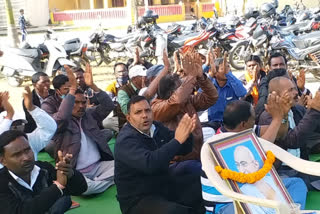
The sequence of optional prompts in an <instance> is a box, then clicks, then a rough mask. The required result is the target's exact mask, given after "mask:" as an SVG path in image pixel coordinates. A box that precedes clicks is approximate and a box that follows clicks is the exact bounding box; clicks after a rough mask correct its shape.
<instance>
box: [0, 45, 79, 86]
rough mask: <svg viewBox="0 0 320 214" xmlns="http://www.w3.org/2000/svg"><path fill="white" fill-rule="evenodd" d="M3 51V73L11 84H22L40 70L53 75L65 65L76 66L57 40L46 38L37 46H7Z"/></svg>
mask: <svg viewBox="0 0 320 214" xmlns="http://www.w3.org/2000/svg"><path fill="white" fill-rule="evenodd" d="M2 51H3V56H2V57H0V64H1V65H2V66H3V68H2V73H3V74H4V75H5V76H6V77H7V80H8V83H9V85H11V86H20V85H21V84H22V83H23V81H24V80H26V79H28V78H30V77H31V76H32V75H33V74H35V73H36V72H39V71H42V72H45V73H46V74H47V75H48V76H49V77H53V76H55V75H56V72H57V71H58V70H61V71H64V67H63V66H64V65H69V66H76V65H75V64H74V63H73V62H71V61H70V60H68V59H67V53H66V51H65V49H64V47H63V46H62V45H60V44H59V43H58V42H57V41H55V40H48V39H45V41H44V43H43V44H40V45H39V46H38V47H37V48H30V49H18V48H5V49H3V50H2Z"/></svg>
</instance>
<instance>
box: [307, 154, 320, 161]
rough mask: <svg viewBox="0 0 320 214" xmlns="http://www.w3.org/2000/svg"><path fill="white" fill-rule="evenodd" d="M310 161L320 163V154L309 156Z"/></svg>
mask: <svg viewBox="0 0 320 214" xmlns="http://www.w3.org/2000/svg"><path fill="white" fill-rule="evenodd" d="M309 160H311V161H315V162H318V161H320V154H311V155H309Z"/></svg>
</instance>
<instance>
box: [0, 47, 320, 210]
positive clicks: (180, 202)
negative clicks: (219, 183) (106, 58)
mask: <svg viewBox="0 0 320 214" xmlns="http://www.w3.org/2000/svg"><path fill="white" fill-rule="evenodd" d="M0 56H1V53H0ZM162 59H163V60H161V61H163V64H161V65H158V64H156V65H153V64H151V63H150V62H147V61H145V60H143V59H141V58H140V57H139V52H138V51H137V52H136V54H135V58H134V59H131V60H129V61H128V62H118V63H116V64H115V65H114V76H115V81H113V82H112V83H111V84H110V85H108V86H107V85H106V90H102V89H100V88H98V87H97V85H96V84H95V82H94V79H93V75H92V69H91V67H90V66H89V65H87V66H86V67H85V69H84V70H83V69H82V68H70V67H68V66H65V69H66V75H64V74H59V75H57V76H55V77H54V78H53V80H52V85H51V81H50V78H49V77H48V76H47V75H46V74H45V73H43V72H38V73H36V74H34V75H33V76H32V85H33V90H31V89H30V88H29V87H25V90H24V92H23V101H22V104H23V109H24V113H25V119H19V120H14V118H15V117H14V115H15V110H14V108H13V107H12V105H11V104H10V102H9V98H10V96H9V92H7V91H2V92H0V108H1V112H3V113H2V114H1V115H2V116H1V118H0V134H1V135H0V163H1V164H2V165H1V168H2V169H1V170H0V207H1V208H2V211H1V213H8V214H9V213H10V214H11V213H21V214H22V213H30V214H31V213H32V214H35V213H39V214H42V213H50V214H52V213H55V214H58V213H64V212H66V211H67V210H68V209H69V208H70V206H71V203H72V202H71V197H70V196H71V195H92V194H96V193H101V192H104V191H105V190H107V189H108V188H109V187H110V186H112V185H114V184H115V185H116V187H117V199H118V201H119V204H120V208H121V211H122V213H123V214H150V213H155V214H188V213H195V214H200V213H202V214H204V213H207V214H210V213H226V214H228V213H232V212H233V209H234V208H233V204H232V203H230V202H232V200H231V199H228V198H225V197H224V196H222V195H221V194H220V193H219V192H217V190H216V189H215V188H214V186H213V185H212V184H211V183H210V181H209V180H208V179H207V177H206V174H205V172H204V171H202V165H201V160H200V151H201V148H202V145H203V144H204V142H205V141H206V140H207V139H208V138H210V137H212V136H214V135H215V134H219V133H221V132H240V131H243V130H246V129H252V130H253V132H254V133H255V134H256V135H257V136H258V137H261V138H263V139H266V140H268V141H270V142H273V143H275V144H276V145H278V146H279V147H281V148H283V149H285V150H288V152H290V153H292V154H294V155H295V156H297V157H299V158H303V159H308V157H309V154H311V153H317V152H319V148H320V147H319V146H320V92H316V94H314V95H312V94H311V92H310V90H308V89H307V88H306V87H305V71H303V70H301V71H299V74H298V75H297V76H294V75H293V74H292V71H290V70H288V67H287V60H286V58H285V57H284V56H283V55H281V54H279V53H275V54H273V55H271V56H270V58H269V61H268V65H266V66H264V65H263V63H262V61H261V59H260V58H259V56H255V55H250V56H247V57H246V60H245V64H246V69H245V74H244V75H243V76H242V77H239V78H237V77H236V76H235V75H234V74H233V73H232V71H231V69H230V67H229V64H228V62H227V53H221V51H220V50H219V48H216V49H214V50H212V49H210V50H209V51H199V52H198V51H196V50H194V49H190V50H188V51H187V52H186V53H181V52H179V51H177V52H175V54H174V57H173V60H171V63H170V60H169V59H168V56H167V54H166V52H165V51H164V54H163V56H162ZM112 138H115V139H116V143H115V148H114V151H112V149H110V147H109V145H108V142H109V141H110V140H111V139H112ZM40 151H41V152H47V153H48V154H49V155H51V156H52V157H53V158H54V159H55V161H56V165H55V166H52V165H50V164H48V163H46V162H41V161H37V157H38V153H39V152H40ZM278 162H279V161H278ZM275 166H276V169H277V171H278V173H279V175H280V176H281V178H282V181H283V183H284V185H285V187H286V188H287V190H288V192H289V194H290V195H291V197H292V199H293V201H294V202H296V203H299V204H300V205H301V208H302V209H303V208H304V206H305V202H306V195H307V192H308V191H309V190H319V189H320V188H319V187H320V185H319V182H320V181H319V178H318V177H315V176H308V175H305V174H301V173H298V172H296V171H295V170H293V169H291V168H290V167H289V166H287V165H283V164H281V163H276V164H275Z"/></svg>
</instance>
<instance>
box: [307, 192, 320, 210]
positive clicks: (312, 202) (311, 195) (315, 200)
mask: <svg viewBox="0 0 320 214" xmlns="http://www.w3.org/2000/svg"><path fill="white" fill-rule="evenodd" d="M306 210H320V192H317V191H310V192H308V196H307V203H306Z"/></svg>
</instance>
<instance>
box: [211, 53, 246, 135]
mask: <svg viewBox="0 0 320 214" xmlns="http://www.w3.org/2000/svg"><path fill="white" fill-rule="evenodd" d="M210 69H211V70H210V72H209V73H208V74H209V78H210V79H211V80H212V83H213V84H214V86H215V87H216V89H217V91H218V94H219V98H218V101H217V102H216V103H215V104H214V105H213V106H211V107H210V108H209V109H208V120H209V123H208V125H209V126H210V127H212V128H214V129H215V130H217V129H218V128H219V127H220V126H221V125H222V119H223V112H224V109H225V107H226V105H227V104H228V103H229V102H231V101H233V100H239V99H240V98H241V97H244V96H245V95H246V94H247V90H246V89H245V87H244V86H243V84H242V82H241V81H240V80H239V79H238V78H237V77H236V76H234V75H233V74H232V72H231V70H230V66H229V64H228V62H227V55H226V54H225V55H224V58H217V59H215V60H214V65H213V66H210Z"/></svg>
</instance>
